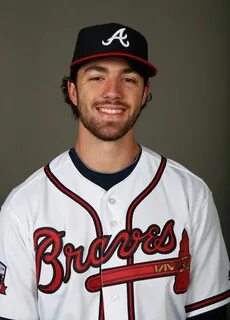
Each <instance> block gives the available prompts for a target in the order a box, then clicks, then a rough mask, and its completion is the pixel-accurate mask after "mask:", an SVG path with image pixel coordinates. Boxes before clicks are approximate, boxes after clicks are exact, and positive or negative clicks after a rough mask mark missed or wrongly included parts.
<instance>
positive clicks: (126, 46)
mask: <svg viewBox="0 0 230 320" xmlns="http://www.w3.org/2000/svg"><path fill="white" fill-rule="evenodd" d="M113 56H114V57H124V58H128V59H129V60H131V61H133V62H134V65H137V66H138V68H139V69H140V70H141V71H142V72H143V74H145V75H146V76H148V77H152V76H154V75H156V73H157V68H156V66H155V65H154V64H152V63H150V62H149V61H148V44H147V41H146V39H145V37H144V36H143V35H142V34H141V33H140V32H138V31H136V30H134V29H132V28H130V27H128V26H124V25H122V24H118V23H107V24H101V25H94V26H89V27H85V28H83V29H81V30H80V31H79V34H78V38H77V42H76V46H75V50H74V53H73V58H72V62H71V64H70V69H71V70H72V71H73V70H75V69H77V68H79V67H80V66H81V65H82V64H84V63H86V62H89V61H90V60H93V59H98V58H103V57H113Z"/></svg>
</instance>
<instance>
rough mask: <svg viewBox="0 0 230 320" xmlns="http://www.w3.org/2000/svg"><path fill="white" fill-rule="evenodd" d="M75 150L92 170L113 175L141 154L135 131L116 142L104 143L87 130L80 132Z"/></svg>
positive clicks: (83, 129)
mask: <svg viewBox="0 0 230 320" xmlns="http://www.w3.org/2000/svg"><path fill="white" fill-rule="evenodd" d="M75 149H76V151H77V153H78V155H79V157H80V158H81V160H82V161H83V162H84V163H85V164H86V165H87V166H89V167H90V168H91V169H93V170H95V171H98V172H104V173H113V172H117V171H120V170H122V169H123V168H125V167H127V166H128V165H129V164H131V163H132V161H133V160H134V159H135V157H136V156H137V154H138V152H139V145H138V144H137V143H136V141H135V138H134V132H133V130H130V131H129V132H128V133H127V134H126V135H125V136H124V137H122V138H121V139H118V140H116V141H102V140H100V139H98V138H96V137H95V136H94V135H92V134H91V133H90V132H89V131H88V130H87V129H85V128H81V130H78V138H77V141H76V144H75Z"/></svg>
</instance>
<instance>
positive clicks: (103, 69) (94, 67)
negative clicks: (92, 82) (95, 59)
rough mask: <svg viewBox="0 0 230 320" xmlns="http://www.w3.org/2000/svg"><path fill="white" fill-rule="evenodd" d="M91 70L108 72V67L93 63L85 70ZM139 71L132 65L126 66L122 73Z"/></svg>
mask: <svg viewBox="0 0 230 320" xmlns="http://www.w3.org/2000/svg"><path fill="white" fill-rule="evenodd" d="M89 71H98V72H103V73H108V69H107V68H105V67H102V66H98V65H92V66H89V67H88V68H86V69H85V70H84V73H86V72H89ZM133 72H134V73H138V72H137V71H136V70H134V69H133V68H131V67H128V68H124V69H123V70H122V73H133Z"/></svg>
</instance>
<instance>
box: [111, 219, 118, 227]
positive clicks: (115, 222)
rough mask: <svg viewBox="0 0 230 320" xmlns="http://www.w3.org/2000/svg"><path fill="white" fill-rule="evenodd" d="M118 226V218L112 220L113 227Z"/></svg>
mask: <svg viewBox="0 0 230 320" xmlns="http://www.w3.org/2000/svg"><path fill="white" fill-rule="evenodd" d="M117 226H118V222H117V221H116V220H113V221H111V227H113V228H116V227H117Z"/></svg>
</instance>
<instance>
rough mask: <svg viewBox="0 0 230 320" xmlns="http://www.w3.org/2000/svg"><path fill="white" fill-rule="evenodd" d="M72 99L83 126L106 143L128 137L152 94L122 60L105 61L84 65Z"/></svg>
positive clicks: (106, 59) (70, 87)
mask: <svg viewBox="0 0 230 320" xmlns="http://www.w3.org/2000/svg"><path fill="white" fill-rule="evenodd" d="M68 89H69V96H70V98H71V100H72V102H73V104H74V105H76V107H77V108H78V114H79V128H81V126H84V128H86V129H87V130H88V131H89V132H90V133H91V134H93V135H94V136H96V137H97V138H98V139H101V140H103V141H115V140H118V139H120V138H122V137H123V136H124V135H126V134H127V133H128V132H129V131H130V130H131V129H132V128H133V125H134V123H135V121H136V120H137V118H138V116H139V114H140V112H141V109H142V106H143V105H144V104H145V102H146V98H147V95H148V93H149V86H148V84H147V85H146V86H144V80H143V77H142V76H141V75H140V74H139V73H137V72H135V71H134V70H133V69H132V68H131V67H130V65H129V63H128V62H127V60H125V59H123V58H103V59H97V60H93V61H91V62H89V63H86V64H84V65H83V66H82V67H81V68H80V69H79V70H78V73H77V80H76V85H75V84H73V83H69V87H68Z"/></svg>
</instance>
